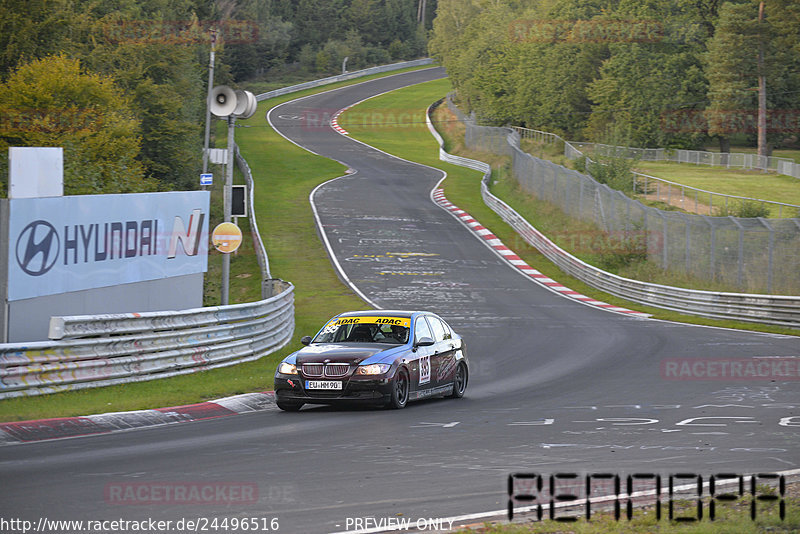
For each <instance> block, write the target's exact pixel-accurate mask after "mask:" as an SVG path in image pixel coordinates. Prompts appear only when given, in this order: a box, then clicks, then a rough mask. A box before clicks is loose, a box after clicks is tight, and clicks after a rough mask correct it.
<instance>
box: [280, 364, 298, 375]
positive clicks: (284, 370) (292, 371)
mask: <svg viewBox="0 0 800 534" xmlns="http://www.w3.org/2000/svg"><path fill="white" fill-rule="evenodd" d="M278 372H279V373H281V374H284V375H296V374H297V366H296V365H295V364H293V363H286V362H281V364H280V365H279V366H278Z"/></svg>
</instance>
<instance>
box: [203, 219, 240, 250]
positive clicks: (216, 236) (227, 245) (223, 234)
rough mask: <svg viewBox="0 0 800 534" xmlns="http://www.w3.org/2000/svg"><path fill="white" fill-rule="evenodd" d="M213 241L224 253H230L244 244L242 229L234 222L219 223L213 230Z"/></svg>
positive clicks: (215, 246)
mask: <svg viewBox="0 0 800 534" xmlns="http://www.w3.org/2000/svg"><path fill="white" fill-rule="evenodd" d="M211 243H212V244H213V245H214V248H216V249H217V250H219V251H220V252H222V253H223V254H230V253H231V252H233V251H235V250H236V249H237V248H239V245H241V244H242V231H241V230H240V229H239V227H238V226H236V225H235V224H233V223H229V222H224V223H221V224H218V225H217V227H216V228H214V231H213V232H211Z"/></svg>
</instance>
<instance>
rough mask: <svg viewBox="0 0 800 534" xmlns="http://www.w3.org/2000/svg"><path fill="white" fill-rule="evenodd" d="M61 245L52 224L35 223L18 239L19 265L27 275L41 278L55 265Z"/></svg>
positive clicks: (40, 221)
mask: <svg viewBox="0 0 800 534" xmlns="http://www.w3.org/2000/svg"><path fill="white" fill-rule="evenodd" d="M60 244H61V242H60V241H59V238H58V233H57V232H56V229H55V228H54V227H53V225H52V224H50V223H49V222H47V221H42V220H38V221H33V222H32V223H30V224H29V225H28V226H26V227H25V229H24V230H23V231H22V232H20V234H19V237H18V238H17V263H18V264H19V266H20V268H21V269H22V270H23V271H25V272H26V273H27V274H29V275H31V276H41V275H43V274H45V273H46V272H47V271H49V270H50V269H52V268H53V265H55V263H56V260H57V259H58V251H59V247H60Z"/></svg>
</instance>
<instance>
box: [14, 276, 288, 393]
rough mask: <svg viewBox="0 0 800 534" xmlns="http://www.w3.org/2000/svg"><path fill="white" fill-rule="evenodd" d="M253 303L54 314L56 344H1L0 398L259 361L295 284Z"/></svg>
mask: <svg viewBox="0 0 800 534" xmlns="http://www.w3.org/2000/svg"><path fill="white" fill-rule="evenodd" d="M273 284H274V285H275V286H277V287H276V289H278V290H279V292H278V294H276V295H275V296H273V297H271V298H268V299H265V300H261V301H258V302H252V303H246V304H234V305H230V306H217V307H209V308H198V309H194V310H182V311H174V312H172V311H162V312H150V313H123V314H109V315H93V316H74V317H53V318H52V319H51V320H50V337H51V338H53V339H55V340H58V341H43V342H36V343H24V344H22V343H21V344H5V345H0V399H3V398H11V397H19V396H23V395H39V394H44V393H55V392H59V391H68V390H76V389H83V388H88V387H98V386H107V385H112V384H119V383H125V382H137V381H143V380H153V379H156V378H166V377H170V376H175V375H179V374H185V373H193V372H196V371H202V370H206V369H214V368H217V367H225V366H228V365H234V364H237V363H241V362H246V361H250V360H254V359H258V358H260V357H262V356H264V355H266V354H269V353H271V352H274V351H276V350H278V349H280V348H282V347H283V346H285V345H286V344H287V343H288V342H289V341H290V340H291V338H292V335H293V332H294V286H293V285H292V284H290V283H288V282H284V281H282V280H275V281H273Z"/></svg>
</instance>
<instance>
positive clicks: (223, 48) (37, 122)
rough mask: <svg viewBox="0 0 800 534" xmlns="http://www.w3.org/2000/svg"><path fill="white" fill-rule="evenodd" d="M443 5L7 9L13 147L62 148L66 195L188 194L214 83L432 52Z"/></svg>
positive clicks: (5, 121) (332, 1)
mask: <svg viewBox="0 0 800 534" xmlns="http://www.w3.org/2000/svg"><path fill="white" fill-rule="evenodd" d="M435 10H436V0H427V1H426V0H216V1H211V0H91V1H75V0H0V194H2V196H5V187H6V181H7V176H8V147H9V146H62V147H64V149H65V151H64V160H65V161H64V172H65V176H64V180H65V193H66V194H87V193H108V192H137V191H153V190H174V189H191V188H194V187H195V184H196V183H197V176H198V173H199V170H200V163H201V161H202V159H201V153H202V132H203V122H204V120H205V97H206V83H207V69H208V55H209V50H210V46H211V29H212V28H213V29H216V30H218V34H217V35H218V39H217V45H216V46H217V64H216V71H215V84H222V83H228V84H239V83H243V82H246V81H251V80H254V79H269V78H270V77H274V76H286V75H287V73H291V74H292V75H294V76H295V77H297V76H301V77H302V76H306V77H315V76H319V75H329V74H334V73H336V72H338V71H340V70H341V67H342V62H343V59H344V58H345V57H348V62H347V68H348V70H356V69H359V68H363V67H365V66H368V65H374V64H380V63H388V62H391V61H395V60H403V59H410V58H414V57H420V56H423V55H425V52H426V28H428V29H429V28H430V26H431V21H432V19H433V16H434V13H435Z"/></svg>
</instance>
